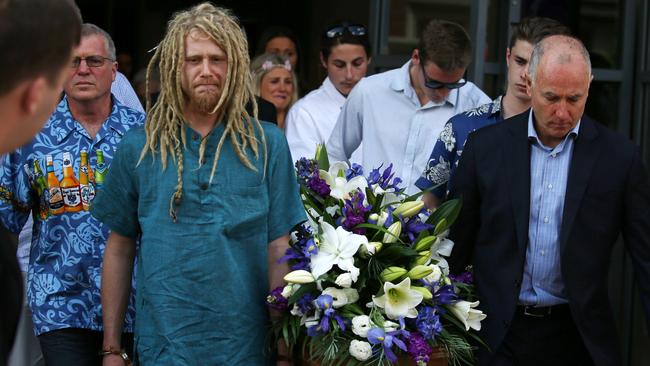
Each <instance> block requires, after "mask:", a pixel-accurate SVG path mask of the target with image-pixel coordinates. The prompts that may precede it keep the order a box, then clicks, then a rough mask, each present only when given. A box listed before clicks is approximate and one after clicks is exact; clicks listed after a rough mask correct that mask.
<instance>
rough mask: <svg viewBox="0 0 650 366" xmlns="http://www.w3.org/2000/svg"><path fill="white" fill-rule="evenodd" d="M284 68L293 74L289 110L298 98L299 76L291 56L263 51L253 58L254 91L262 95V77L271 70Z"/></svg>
mask: <svg viewBox="0 0 650 366" xmlns="http://www.w3.org/2000/svg"><path fill="white" fill-rule="evenodd" d="M277 68H282V69H286V70H287V71H289V73H290V74H291V83H292V84H293V93H291V99H289V104H288V105H287V109H286V110H287V112H288V111H289V108H291V106H292V105H293V103H295V102H296V101H297V100H298V77H297V76H296V73H295V72H294V70H293V67H291V62H289V58H287V57H285V56H283V55H279V54H277V53H263V54H261V55H259V56H257V57H255V58H254V59H253V61H252V62H251V72H252V73H253V92H254V93H255V95H257V96H258V97H260V96H261V95H260V91H261V90H260V89H261V88H262V79H264V76H266V74H268V73H269V72H271V70H274V69H277Z"/></svg>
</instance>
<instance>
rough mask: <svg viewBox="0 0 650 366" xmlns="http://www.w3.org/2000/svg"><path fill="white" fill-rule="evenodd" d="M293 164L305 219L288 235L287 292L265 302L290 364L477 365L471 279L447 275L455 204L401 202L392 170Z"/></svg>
mask: <svg viewBox="0 0 650 366" xmlns="http://www.w3.org/2000/svg"><path fill="white" fill-rule="evenodd" d="M316 156H317V158H316V159H306V158H302V159H300V160H299V161H297V162H296V169H297V178H298V181H299V183H300V190H301V197H302V200H303V204H304V207H305V210H306V212H307V214H308V216H309V220H308V222H307V223H305V224H303V225H301V226H300V227H298V228H297V230H295V231H294V232H293V233H292V234H291V243H290V248H289V249H288V250H287V252H286V255H285V256H284V257H283V258H282V260H281V261H285V262H288V264H289V266H290V269H291V272H290V273H289V274H287V275H286V276H285V278H284V279H285V281H286V282H287V284H286V286H284V287H278V288H276V289H275V290H273V291H272V292H271V293H270V294H269V296H268V297H267V304H268V306H269V307H271V308H273V309H276V310H278V311H280V312H281V314H282V316H281V317H280V318H279V319H276V320H275V321H274V326H273V330H274V332H273V334H274V336H275V339H278V340H279V339H283V340H284V341H285V343H286V344H287V346H288V348H289V349H290V350H291V351H292V353H293V354H294V357H296V356H297V357H298V358H303V359H306V360H313V361H316V362H318V363H319V364H320V365H323V366H327V365H394V364H398V360H401V359H403V358H404V357H410V358H411V359H412V360H413V361H414V362H415V364H417V365H426V364H427V363H428V362H429V358H430V357H432V354H433V353H434V350H437V351H438V352H443V353H444V354H445V355H446V357H447V358H448V360H449V362H450V363H451V364H463V363H464V364H473V360H474V359H473V346H472V343H470V341H471V339H474V340H475V342H474V343H476V342H478V343H481V341H480V339H479V338H478V337H477V335H476V331H478V330H480V328H481V323H480V322H481V320H483V319H484V318H485V317H486V315H485V314H483V313H482V312H481V311H480V310H478V309H476V306H477V305H478V301H476V300H475V296H474V294H473V286H472V275H471V272H465V273H463V274H461V275H459V276H456V277H454V276H451V275H449V271H448V265H447V262H446V260H445V258H444V257H445V256H449V255H450V254H451V250H452V247H453V242H451V241H450V240H449V239H447V238H446V235H447V232H448V228H449V226H450V225H451V224H452V223H453V221H454V220H455V218H456V217H457V215H458V212H459V210H460V202H459V201H458V200H451V201H447V202H445V203H444V204H443V205H441V206H440V207H439V208H438V209H437V210H435V211H434V212H433V213H431V212H430V211H428V210H427V209H426V208H425V207H424V204H423V203H422V201H420V200H419V199H417V195H416V196H411V197H407V196H406V195H405V194H404V188H402V187H401V186H400V184H401V183H402V181H401V179H400V178H399V177H396V176H395V174H394V172H393V170H392V165H389V166H387V167H386V168H384V169H383V171H382V167H379V168H376V169H373V170H372V171H371V172H370V173H369V174H368V175H367V176H365V175H364V172H363V168H362V167H361V166H359V165H356V164H353V165H352V167H349V166H348V165H347V164H345V163H341V162H336V163H333V164H331V165H330V164H329V162H328V160H327V153H326V151H324V148H323V147H322V146H319V148H318V150H317V155H316Z"/></svg>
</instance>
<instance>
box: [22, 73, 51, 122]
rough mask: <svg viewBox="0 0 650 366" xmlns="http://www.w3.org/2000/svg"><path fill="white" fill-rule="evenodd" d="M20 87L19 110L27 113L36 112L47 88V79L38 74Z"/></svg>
mask: <svg viewBox="0 0 650 366" xmlns="http://www.w3.org/2000/svg"><path fill="white" fill-rule="evenodd" d="M20 88H22V90H21V91H20V92H19V93H20V95H19V98H20V99H19V100H20V103H19V105H20V112H21V113H25V114H28V115H31V114H34V113H36V112H37V110H38V108H39V106H40V105H41V102H42V100H43V97H44V95H45V92H46V91H47V88H48V81H47V79H46V78H45V77H44V76H39V77H37V78H36V79H31V80H29V81H26V82H25V83H24V85H22V86H21V87H20Z"/></svg>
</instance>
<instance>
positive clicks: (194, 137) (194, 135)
mask: <svg viewBox="0 0 650 366" xmlns="http://www.w3.org/2000/svg"><path fill="white" fill-rule="evenodd" d="M198 139H199V136H198V135H197V134H195V133H193V134H192V140H194V141H196V140H198Z"/></svg>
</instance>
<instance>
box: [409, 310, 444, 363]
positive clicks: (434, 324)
mask: <svg viewBox="0 0 650 366" xmlns="http://www.w3.org/2000/svg"><path fill="white" fill-rule="evenodd" d="M415 325H416V328H417V330H418V332H420V334H421V335H422V336H423V337H424V338H426V339H430V340H433V339H435V337H436V336H437V335H439V334H440V332H442V324H441V323H440V317H439V316H438V314H436V309H434V308H432V307H430V306H424V307H422V309H420V310H419V311H418V317H417V318H416V320H415ZM429 353H431V352H429Z"/></svg>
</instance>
